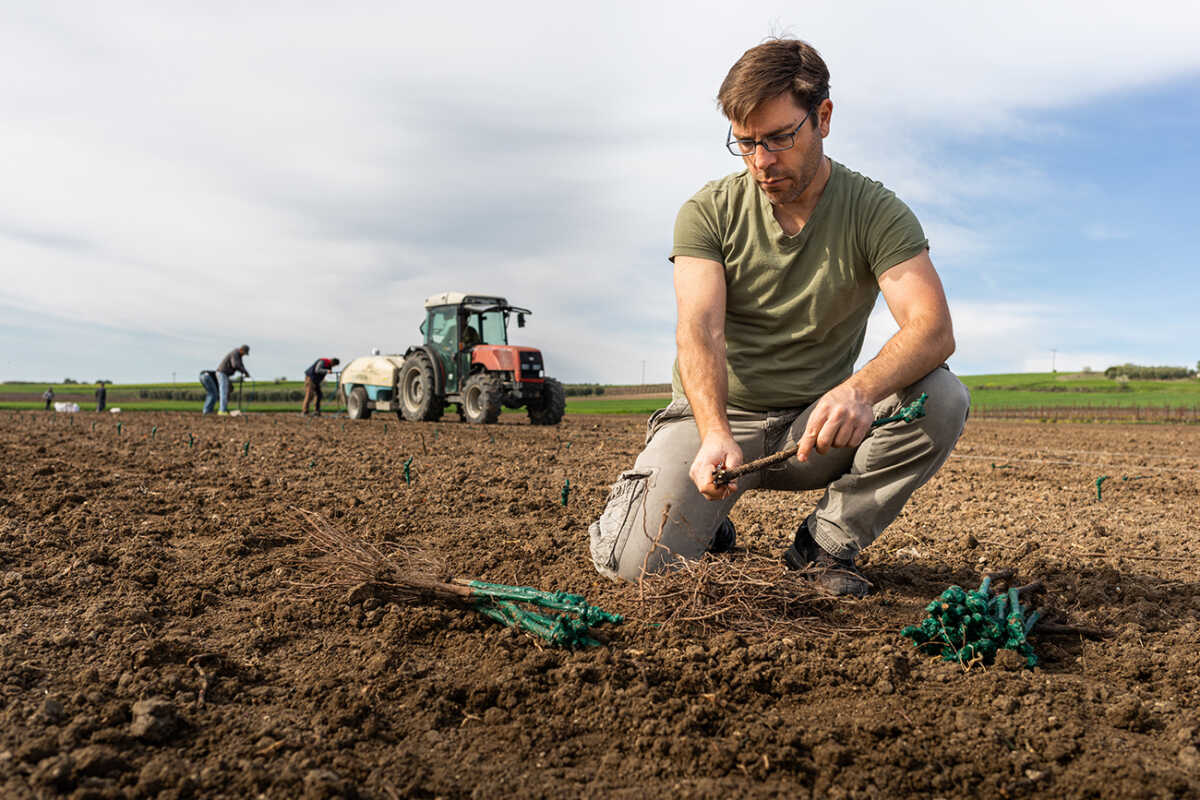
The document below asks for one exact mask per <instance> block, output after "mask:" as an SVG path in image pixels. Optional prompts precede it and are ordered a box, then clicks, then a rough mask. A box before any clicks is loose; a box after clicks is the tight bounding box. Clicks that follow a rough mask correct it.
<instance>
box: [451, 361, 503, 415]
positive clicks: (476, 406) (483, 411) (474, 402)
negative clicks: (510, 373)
mask: <svg viewBox="0 0 1200 800" xmlns="http://www.w3.org/2000/svg"><path fill="white" fill-rule="evenodd" d="M503 394H504V391H503V387H502V386H501V384H500V379H499V378H498V377H496V376H495V375H492V374H491V373H488V372H477V373H475V374H474V375H472V376H471V377H469V378H467V382H466V383H465V384H463V391H462V397H463V402H462V405H461V406H460V407H461V408H462V411H463V415H464V416H466V418H467V422H469V423H471V424H472V425H488V424H491V423H493V422H495V421H496V420H498V419H499V418H500V399H501V397H502V396H503Z"/></svg>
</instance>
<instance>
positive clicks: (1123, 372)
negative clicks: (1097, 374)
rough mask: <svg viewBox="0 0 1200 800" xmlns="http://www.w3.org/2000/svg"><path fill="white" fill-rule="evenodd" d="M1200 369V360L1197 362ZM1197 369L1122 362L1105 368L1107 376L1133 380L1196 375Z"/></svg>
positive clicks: (1154, 379) (1160, 379)
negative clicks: (1147, 365)
mask: <svg viewBox="0 0 1200 800" xmlns="http://www.w3.org/2000/svg"><path fill="white" fill-rule="evenodd" d="M1196 367H1197V369H1200V362H1197V363H1196ZM1195 375H1196V370H1194V369H1188V368H1187V367H1146V366H1142V365H1140V364H1120V365H1118V366H1115V367H1109V368H1108V369H1106V370H1104V376H1105V377H1106V378H1129V379H1131V380H1143V381H1164V380H1172V379H1175V378H1192V377H1195Z"/></svg>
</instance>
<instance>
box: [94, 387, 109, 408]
mask: <svg viewBox="0 0 1200 800" xmlns="http://www.w3.org/2000/svg"><path fill="white" fill-rule="evenodd" d="M96 383H98V384H99V386H97V387H96V410H97V411H103V410H104V407H105V406H106V405H108V390H107V389H105V388H104V381H96Z"/></svg>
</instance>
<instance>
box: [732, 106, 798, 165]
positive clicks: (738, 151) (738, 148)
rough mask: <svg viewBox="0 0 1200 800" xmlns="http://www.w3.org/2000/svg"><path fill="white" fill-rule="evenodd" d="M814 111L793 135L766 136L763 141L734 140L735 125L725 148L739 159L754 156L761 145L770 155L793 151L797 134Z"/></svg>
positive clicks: (777, 134)
mask: <svg viewBox="0 0 1200 800" xmlns="http://www.w3.org/2000/svg"><path fill="white" fill-rule="evenodd" d="M812 112H813V109H811V108H810V109H809V110H808V113H807V114H805V115H804V119H802V120H800V124H799V125H797V126H796V128H795V130H793V131H792V132H791V133H776V134H774V135H772V136H764V137H763V138H762V139H734V138H733V125H732V124H730V126H729V133H728V134H727V135H726V137H725V147H726V148H727V149H728V150H729V152H730V153H732V154H733V155H735V156H738V157H739V158H742V157H745V156H752V155H754V151H755V150H756V149H758V146H759V145H760V144H761V145H762V146H763V150H766V151H767V152H768V153H778V152H779V151H780V150H791V149H792V148H793V147H795V146H796V134H797V133H799V132H800V129H801V128H803V127H804V123H806V122H808V118H809V117H811V116H812Z"/></svg>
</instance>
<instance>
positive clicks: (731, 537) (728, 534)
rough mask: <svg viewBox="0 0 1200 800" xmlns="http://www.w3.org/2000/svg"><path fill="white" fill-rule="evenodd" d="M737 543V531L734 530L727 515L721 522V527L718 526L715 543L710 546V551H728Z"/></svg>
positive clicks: (714, 537) (714, 538)
mask: <svg viewBox="0 0 1200 800" xmlns="http://www.w3.org/2000/svg"><path fill="white" fill-rule="evenodd" d="M735 544H737V531H736V530H734V527H733V523H732V522H730V521H729V517H726V518H725V520H724V521H723V522H722V523H721V527H719V528H717V533H716V535H715V536H713V543H712V544H711V545H709V546H708V552H710V553H728V552H729V551H730V550H732V549H733V546H734V545H735Z"/></svg>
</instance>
